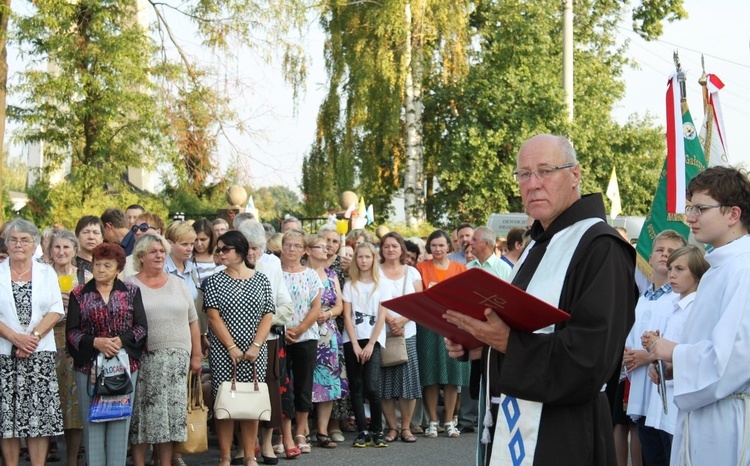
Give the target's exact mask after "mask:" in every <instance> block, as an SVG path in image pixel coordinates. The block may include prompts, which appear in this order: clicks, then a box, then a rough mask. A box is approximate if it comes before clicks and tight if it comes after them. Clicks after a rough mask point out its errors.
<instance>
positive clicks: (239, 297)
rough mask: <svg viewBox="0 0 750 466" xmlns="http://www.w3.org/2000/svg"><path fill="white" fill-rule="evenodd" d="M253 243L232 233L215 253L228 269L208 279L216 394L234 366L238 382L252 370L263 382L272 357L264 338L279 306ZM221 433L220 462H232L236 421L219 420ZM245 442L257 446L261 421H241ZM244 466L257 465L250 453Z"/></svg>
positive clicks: (206, 300) (249, 448)
mask: <svg viewBox="0 0 750 466" xmlns="http://www.w3.org/2000/svg"><path fill="white" fill-rule="evenodd" d="M249 248H250V246H249V244H248V242H247V240H246V239H245V237H244V235H242V233H240V232H238V231H228V232H226V233H224V234H223V235H221V236H220V237H219V240H218V245H217V248H216V251H217V252H218V254H219V259H220V260H221V263H222V264H223V265H225V266H226V269H225V270H223V271H221V272H219V273H217V274H215V275H212V276H211V277H209V278H208V279H207V280H206V289H205V296H204V307H205V308H206V311H207V312H208V321H209V332H208V339H209V341H210V343H211V348H210V349H209V353H208V359H209V363H210V364H211V372H212V376H211V391H212V393H213V396H214V398H215V397H216V394H217V392H218V390H219V386H220V385H221V383H222V382H226V381H229V380H231V379H232V373H233V366H234V365H235V364H236V367H237V373H236V379H237V382H250V381H251V380H252V378H253V369H255V372H256V373H257V378H258V381H259V382H264V381H265V376H266V365H267V362H268V355H267V353H266V351H267V350H266V348H267V347H266V337H267V336H268V332H269V331H270V330H271V321H272V319H273V313H274V309H275V305H274V299H273V295H272V292H271V284H270V282H269V281H268V278H267V277H266V276H265V275H263V274H262V273H260V272H256V271H255V270H253V269H252V268H250V264H249V262H247V253H248V250H249ZM215 422H216V433H217V434H218V437H219V451H220V460H219V466H229V464H230V461H231V448H232V435H233V433H234V420H232V419H222V420H219V419H216V420H215ZM239 423H240V427H241V429H242V435H241V443H242V447H243V449H244V451H245V452H251V451H254V449H255V442H256V438H257V436H258V421H246V420H241V421H239ZM243 463H244V464H245V466H248V465H250V466H252V465H257V463H256V461H255V458H254V457H252V456H249V455H246V456H245V458H244V460H243Z"/></svg>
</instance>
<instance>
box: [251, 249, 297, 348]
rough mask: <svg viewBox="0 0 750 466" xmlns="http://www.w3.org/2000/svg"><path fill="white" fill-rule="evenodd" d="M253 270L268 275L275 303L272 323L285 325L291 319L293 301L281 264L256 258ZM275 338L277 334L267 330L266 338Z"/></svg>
mask: <svg viewBox="0 0 750 466" xmlns="http://www.w3.org/2000/svg"><path fill="white" fill-rule="evenodd" d="M264 255H267V254H264ZM274 257H276V256H274ZM255 270H256V271H258V272H260V273H262V274H263V275H265V276H266V277H268V281H269V282H271V293H272V294H273V299H274V303H275V304H276V312H275V313H274V315H273V322H272V324H273V325H285V324H286V323H287V322H289V321H290V320H292V316H293V315H294V303H292V297H291V296H289V290H288V289H287V287H286V283H285V282H284V272H282V270H281V264H280V263H276V262H273V261H261V260H258V263H257V264H255ZM277 338H278V335H276V334H275V333H274V332H268V338H267V340H276V339H277Z"/></svg>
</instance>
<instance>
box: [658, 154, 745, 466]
mask: <svg viewBox="0 0 750 466" xmlns="http://www.w3.org/2000/svg"><path fill="white" fill-rule="evenodd" d="M688 198H689V199H690V201H691V203H692V205H691V206H688V208H687V222H688V224H689V225H690V227H691V230H692V232H693V235H694V236H695V239H696V240H698V241H701V242H703V243H706V244H708V245H710V246H712V247H713V249H711V250H710V251H709V252H708V253H707V254H706V260H707V261H708V263H709V264H711V268H710V269H709V270H708V272H706V274H705V275H704V276H703V279H702V280H701V283H700V285H699V286H698V292H697V295H696V297H695V301H694V302H693V310H692V312H691V313H690V316H689V318H688V320H687V321H686V322H685V327H684V329H683V333H682V342H681V343H680V344H676V343H674V342H672V341H669V340H667V339H666V338H658V337H654V336H653V335H652V336H651V337H650V338H647V339H645V341H644V346H646V349H649V350H650V352H651V353H652V355H653V356H654V357H656V358H657V359H661V360H664V361H666V362H672V364H673V375H674V401H675V404H676V405H677V407H678V408H679V411H678V414H677V425H676V429H675V435H674V440H673V443H672V457H671V464H672V465H677V466H679V465H695V466H698V465H747V464H750V370H749V369H750V237H749V236H748V227H749V226H750V181H748V179H747V176H746V174H745V173H744V172H740V171H738V170H735V169H733V168H729V167H713V168H709V169H708V170H706V171H704V172H702V173H700V174H698V175H697V176H696V177H695V178H693V180H692V181H691V182H690V183H689V184H688Z"/></svg>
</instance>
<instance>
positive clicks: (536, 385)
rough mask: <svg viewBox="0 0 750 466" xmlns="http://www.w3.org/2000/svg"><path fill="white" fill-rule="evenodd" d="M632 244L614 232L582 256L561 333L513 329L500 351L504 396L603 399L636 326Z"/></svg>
mask: <svg viewBox="0 0 750 466" xmlns="http://www.w3.org/2000/svg"><path fill="white" fill-rule="evenodd" d="M629 247H630V246H629V245H627V244H625V243H624V242H622V241H620V240H618V239H617V238H614V237H612V236H609V235H604V236H598V237H596V238H594V239H593V240H592V242H591V243H589V245H588V246H587V247H585V251H582V254H581V255H580V260H577V261H576V256H578V253H576V255H575V256H574V258H573V262H572V263H571V266H570V267H569V269H568V274H567V276H566V282H565V284H564V286H563V290H562V294H561V298H560V304H561V306H560V307H561V308H562V309H563V310H565V311H566V312H568V313H569V314H570V319H569V320H568V321H566V322H564V323H562V324H559V325H558V326H557V328H556V330H555V332H554V333H551V334H533V333H520V332H514V331H511V333H510V338H509V342H508V347H507V351H506V354H505V356H504V357H502V355H500V357H496V356H498V354H497V353H496V352H493V359H495V360H496V364H497V365H496V366H495V367H493V369H494V370H495V371H497V372H499V374H498V375H499V377H493V378H492V379H491V380H493V390H492V392H493V395H496V394H497V393H495V392H497V391H502V392H503V393H505V394H508V395H511V396H516V397H518V398H523V399H526V400H531V401H538V402H542V403H545V404H547V405H553V406H554V405H571V404H579V403H585V402H587V401H590V400H592V399H595V398H596V397H597V395H598V394H599V392H600V391H601V389H602V385H604V383H605V382H606V381H607V380H608V378H609V377H610V375H611V374H612V371H613V370H614V366H615V365H616V364H617V361H619V360H620V358H621V356H622V351H623V346H624V344H625V337H626V336H627V334H628V332H629V331H630V327H631V326H632V325H633V320H634V310H635V302H636V295H635V293H634V267H635V264H634V260H633V256H634V254H633V252H632V251H629V250H627V249H626V248H629Z"/></svg>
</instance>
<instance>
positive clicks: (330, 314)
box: [307, 235, 348, 448]
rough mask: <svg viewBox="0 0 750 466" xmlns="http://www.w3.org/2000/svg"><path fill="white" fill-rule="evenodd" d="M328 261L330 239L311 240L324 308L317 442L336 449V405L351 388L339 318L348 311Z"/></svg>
mask: <svg viewBox="0 0 750 466" xmlns="http://www.w3.org/2000/svg"><path fill="white" fill-rule="evenodd" d="M327 261H328V253H327V246H326V238H325V237H323V236H321V235H310V236H308V238H307V266H308V267H310V268H311V269H313V270H314V271H315V272H316V273H317V274H318V278H320V280H321V282H322V283H323V294H322V298H321V300H322V301H321V303H322V308H321V310H320V314H319V316H318V319H317V322H318V327H319V333H320V339H319V340H318V353H317V364H316V366H315V373H314V375H313V392H312V401H313V403H315V405H316V412H317V415H318V416H317V417H318V433H317V434H316V439H317V442H318V446H321V447H323V448H336V446H337V444H336V442H335V441H334V440H332V439H331V438H330V437H329V432H328V422H329V420H330V419H331V412H332V410H333V402H334V401H335V400H338V399H341V397H342V396H343V395H345V394H346V393H345V392H343V390H346V389H348V387H347V385H346V380H345V379H344V347H343V343H342V341H341V333H340V332H339V329H338V327H337V326H336V318H337V317H338V316H339V315H341V313H342V311H343V310H344V306H343V304H342V301H341V287H340V286H339V279H338V277H337V276H336V272H334V271H333V270H331V269H329V268H327V267H325V264H326V262H327Z"/></svg>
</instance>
